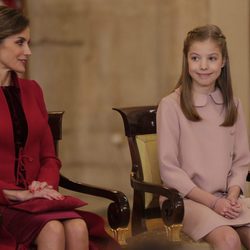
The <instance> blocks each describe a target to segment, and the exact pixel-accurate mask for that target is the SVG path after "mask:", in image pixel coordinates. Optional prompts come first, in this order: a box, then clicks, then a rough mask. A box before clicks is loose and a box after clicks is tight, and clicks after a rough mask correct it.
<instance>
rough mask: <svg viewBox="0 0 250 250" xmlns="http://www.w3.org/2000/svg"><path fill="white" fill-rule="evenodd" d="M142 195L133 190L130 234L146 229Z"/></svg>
mask: <svg viewBox="0 0 250 250" xmlns="http://www.w3.org/2000/svg"><path fill="white" fill-rule="evenodd" d="M144 204H145V202H144V196H143V194H142V193H141V192H138V191H134V199H133V210H132V218H131V219H132V221H131V231H132V235H136V234H139V233H143V232H145V231H147V226H146V222H145V216H144V214H145V212H144V210H145V208H144Z"/></svg>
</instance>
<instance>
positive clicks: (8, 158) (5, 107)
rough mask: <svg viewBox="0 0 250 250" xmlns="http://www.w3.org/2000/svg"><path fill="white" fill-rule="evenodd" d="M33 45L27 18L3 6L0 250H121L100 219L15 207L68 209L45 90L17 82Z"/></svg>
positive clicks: (0, 18)
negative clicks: (33, 205)
mask: <svg viewBox="0 0 250 250" xmlns="http://www.w3.org/2000/svg"><path fill="white" fill-rule="evenodd" d="M29 42H30V30H29V21H28V20H27V19H26V17H24V16H23V15H22V14H21V13H20V12H19V11H18V10H16V9H11V8H8V7H4V6H0V213H1V215H2V216H3V221H2V223H1V226H0V249H2V250H7V249H13V250H14V249H15V250H16V249H18V250H19V249H20V250H21V249H22V250H27V249H30V248H31V247H34V248H38V249H39V250H50V249H51V250H64V249H65V250H88V249H91V250H98V249H99V250H104V249H106V250H110V249H113V250H117V249H120V247H119V245H118V243H116V242H115V241H114V240H113V239H112V238H111V237H109V236H108V235H107V233H106V232H105V230H104V223H103V220H102V219H101V218H100V217H99V216H97V215H95V214H92V213H88V212H84V211H76V210H72V209H71V210H67V211H62V210H60V209H57V210H56V209H54V211H43V210H41V211H40V212H38V213H31V212H27V211H22V210H18V209H16V208H14V207H13V206H14V205H15V204H19V203H21V204H24V203H25V204H27V201H39V202H40V203H39V202H38V204H37V206H38V208H39V207H40V208H41V207H42V206H43V205H42V204H44V201H46V202H47V201H52V200H54V201H53V204H54V203H55V201H58V203H60V204H62V203H61V202H63V200H64V199H65V197H64V196H63V195H62V194H61V193H59V192H58V182H59V169H60V166H61V164H60V161H59V160H58V159H57V157H56V155H55V150H54V144H53V139H52V135H51V131H50V128H49V125H48V120H47V118H48V117H47V111H46V107H45V104H44V99H43V94H42V90H41V88H40V87H39V85H38V84H37V83H36V82H35V81H31V80H24V79H20V78H18V77H17V73H24V72H25V68H26V63H27V60H28V57H29V56H30V55H31V51H30V48H29ZM37 198H39V199H37ZM35 199H36V200H35ZM41 201H43V202H42V203H41ZM60 201H61V202H60ZM50 204H51V203H50ZM46 207H47V206H46ZM32 249H33V248H32Z"/></svg>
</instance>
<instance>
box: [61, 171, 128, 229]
mask: <svg viewBox="0 0 250 250" xmlns="http://www.w3.org/2000/svg"><path fill="white" fill-rule="evenodd" d="M59 185H60V186H61V187H63V188H66V189H69V190H72V191H76V192H80V193H84V194H88V195H93V196H97V197H102V198H106V199H109V200H112V201H113V202H112V203H110V204H109V207H108V212H107V213H108V222H109V225H110V227H111V228H112V229H114V230H116V229H117V228H124V227H127V226H128V223H129V218H130V208H129V203H128V199H127V197H126V195H125V194H124V193H122V192H120V191H116V190H109V189H104V188H100V187H96V186H93V185H88V184H85V183H80V182H75V181H73V180H70V179H69V178H67V177H65V176H63V175H62V174H60V183H59Z"/></svg>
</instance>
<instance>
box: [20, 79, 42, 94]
mask: <svg viewBox="0 0 250 250" xmlns="http://www.w3.org/2000/svg"><path fill="white" fill-rule="evenodd" d="M18 84H19V86H20V87H21V88H25V89H30V88H31V89H32V90H35V91H39V92H40V91H41V86H40V85H39V84H38V82H37V81H35V80H30V79H25V78H18Z"/></svg>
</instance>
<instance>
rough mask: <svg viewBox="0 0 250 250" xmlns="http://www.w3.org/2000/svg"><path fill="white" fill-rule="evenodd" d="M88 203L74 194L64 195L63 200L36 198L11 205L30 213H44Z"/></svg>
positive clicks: (70, 208) (69, 208)
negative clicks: (73, 195)
mask: <svg viewBox="0 0 250 250" xmlns="http://www.w3.org/2000/svg"><path fill="white" fill-rule="evenodd" d="M85 205H87V203H86V202H84V201H82V200H80V199H78V198H76V197H72V196H64V199H63V200H48V199H43V198H36V199H32V200H28V201H24V202H20V203H16V204H12V205H10V206H9V207H10V208H14V209H17V210H23V211H26V212H30V213H43V212H49V211H58V210H59V211H65V210H72V209H75V208H79V207H83V206H85Z"/></svg>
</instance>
